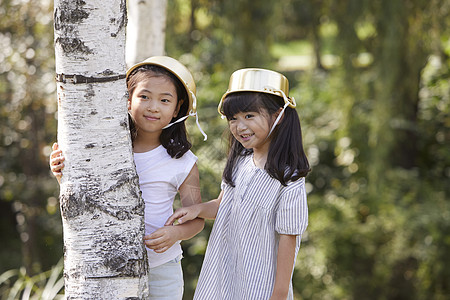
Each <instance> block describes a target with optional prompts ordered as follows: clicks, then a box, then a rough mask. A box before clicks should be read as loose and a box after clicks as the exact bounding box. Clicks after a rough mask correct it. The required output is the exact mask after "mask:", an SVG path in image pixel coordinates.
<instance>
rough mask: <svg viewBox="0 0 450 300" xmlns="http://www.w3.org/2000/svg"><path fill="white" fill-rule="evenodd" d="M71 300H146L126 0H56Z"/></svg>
mask: <svg viewBox="0 0 450 300" xmlns="http://www.w3.org/2000/svg"><path fill="white" fill-rule="evenodd" d="M54 21H55V52H56V53H55V56H56V73H57V76H56V78H57V97H58V143H59V145H60V148H61V149H62V150H63V152H64V155H65V157H66V161H65V168H64V176H63V177H62V181H61V192H60V205H61V215H62V222H63V235H64V278H65V293H66V298H67V299H145V298H146V297H147V269H148V267H147V261H146V254H145V248H144V244H143V240H142V238H143V233H144V228H143V227H144V223H143V212H144V203H143V201H142V198H141V197H140V194H139V188H138V178H137V174H136V171H135V168H134V162H133V156H132V149H131V142H130V136H129V130H128V121H127V120H128V119H127V106H126V96H125V95H126V85H125V69H126V68H125V24H126V4H125V0H122V1H120V0H91V1H88V2H86V1H69V0H55V5H54Z"/></svg>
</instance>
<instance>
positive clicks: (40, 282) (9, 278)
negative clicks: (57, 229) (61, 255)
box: [0, 259, 64, 300]
mask: <svg viewBox="0 0 450 300" xmlns="http://www.w3.org/2000/svg"><path fill="white" fill-rule="evenodd" d="M62 273H63V260H62V259H61V260H60V261H59V262H58V264H57V265H55V266H53V267H52V269H51V270H49V271H46V272H42V273H39V274H37V275H35V276H31V277H30V276H29V275H28V274H27V272H26V270H25V268H20V269H13V270H9V271H6V272H4V273H3V274H1V275H0V296H1V298H2V299H5V300H15V299H30V300H33V299H35V300H52V299H55V300H57V299H64V294H63V293H62V291H63V290H64V278H63V276H62Z"/></svg>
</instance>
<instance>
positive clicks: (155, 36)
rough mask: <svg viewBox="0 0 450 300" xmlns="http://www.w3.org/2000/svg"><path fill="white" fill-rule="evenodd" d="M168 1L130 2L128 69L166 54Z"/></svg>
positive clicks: (147, 0) (141, 0)
mask: <svg viewBox="0 0 450 300" xmlns="http://www.w3.org/2000/svg"><path fill="white" fill-rule="evenodd" d="M166 9H167V0H129V1H128V26H127V50H126V61H127V65H128V67H130V66H132V65H134V64H135V63H137V62H139V61H142V60H144V59H146V58H148V57H150V56H154V55H163V54H164V39H165V31H166Z"/></svg>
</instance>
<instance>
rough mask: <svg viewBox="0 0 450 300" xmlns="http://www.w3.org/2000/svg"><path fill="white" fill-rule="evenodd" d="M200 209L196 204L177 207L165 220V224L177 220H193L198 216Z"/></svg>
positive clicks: (181, 221)
mask: <svg viewBox="0 0 450 300" xmlns="http://www.w3.org/2000/svg"><path fill="white" fill-rule="evenodd" d="M199 213H200V211H199V209H198V206H197V205H195V204H194V205H191V206H187V207H181V208H178V209H177V210H176V211H175V212H174V213H173V214H172V215H171V216H170V217H169V218H168V219H167V221H166V224H165V225H166V226H169V225H173V223H174V222H175V221H176V220H178V223H179V224H183V223H186V222H187V221H190V220H194V219H195V218H197V217H198V215H199Z"/></svg>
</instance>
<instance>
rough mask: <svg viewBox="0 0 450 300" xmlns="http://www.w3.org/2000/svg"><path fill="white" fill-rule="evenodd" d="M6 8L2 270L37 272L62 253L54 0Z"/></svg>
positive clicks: (0, 89) (1, 32) (0, 30)
mask: <svg viewBox="0 0 450 300" xmlns="http://www.w3.org/2000/svg"><path fill="white" fill-rule="evenodd" d="M0 10H1V15H2V18H1V19H0V45H1V46H0V124H1V125H0V141H1V144H2V147H1V148H0V157H1V161H0V206H1V210H0V216H1V217H0V220H1V221H0V222H1V225H2V231H1V233H0V236H1V238H2V239H3V240H5V241H7V242H6V243H5V244H4V246H3V247H2V248H1V250H0V272H3V271H5V270H7V269H10V268H14V267H17V266H25V268H26V269H27V272H28V274H29V275H31V274H35V273H37V272H40V271H42V269H46V268H48V267H50V266H51V265H52V264H55V263H56V260H57V259H59V257H60V256H61V254H62V245H61V231H62V230H61V225H60V218H59V209H58V203H57V200H56V198H55V195H56V194H57V184H56V182H55V180H54V179H52V178H50V176H49V169H48V154H49V151H50V148H49V144H50V142H51V141H52V140H55V134H56V120H55V117H54V116H55V111H56V101H55V83H54V58H53V43H52V41H53V31H52V26H53V24H52V2H51V1H38V2H36V1H2V2H1V5H0ZM55 259H56V260H55Z"/></svg>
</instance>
